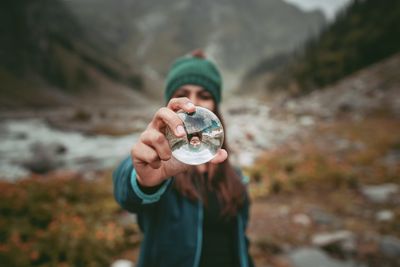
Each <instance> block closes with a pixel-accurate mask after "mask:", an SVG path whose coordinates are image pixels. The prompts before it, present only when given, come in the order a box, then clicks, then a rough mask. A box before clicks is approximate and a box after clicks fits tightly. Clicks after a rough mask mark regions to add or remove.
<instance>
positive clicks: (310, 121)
mask: <svg viewBox="0 0 400 267" xmlns="http://www.w3.org/2000/svg"><path fill="white" fill-rule="evenodd" d="M299 122H300V124H301V125H302V126H311V125H314V123H315V121H314V118H313V117H311V116H301V117H300V120H299Z"/></svg>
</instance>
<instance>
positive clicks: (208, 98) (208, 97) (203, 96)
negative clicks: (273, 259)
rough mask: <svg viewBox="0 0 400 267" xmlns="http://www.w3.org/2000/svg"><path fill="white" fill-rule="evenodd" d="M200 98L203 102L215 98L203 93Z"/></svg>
mask: <svg viewBox="0 0 400 267" xmlns="http://www.w3.org/2000/svg"><path fill="white" fill-rule="evenodd" d="M199 98H200V99H203V100H210V99H212V98H213V97H212V95H211V94H210V93H209V92H207V91H203V92H200V94H199Z"/></svg>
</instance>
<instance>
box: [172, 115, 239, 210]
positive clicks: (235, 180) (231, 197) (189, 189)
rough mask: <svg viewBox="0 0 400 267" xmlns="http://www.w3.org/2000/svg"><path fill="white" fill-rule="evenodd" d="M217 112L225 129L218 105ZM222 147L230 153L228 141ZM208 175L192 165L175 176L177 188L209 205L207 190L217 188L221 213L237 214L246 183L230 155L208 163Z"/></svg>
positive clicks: (187, 195)
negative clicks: (222, 159)
mask: <svg viewBox="0 0 400 267" xmlns="http://www.w3.org/2000/svg"><path fill="white" fill-rule="evenodd" d="M215 114H216V115H217V116H218V118H219V119H220V120H221V123H222V125H223V127H224V130H225V137H226V127H225V123H224V121H223V118H222V116H221V115H220V112H219V109H218V107H217V108H216V110H215ZM222 148H224V149H225V150H227V152H228V155H229V147H228V145H227V142H226V138H225V142H224V144H223V145H222ZM207 174H208V175H207V176H206V177H205V176H204V175H202V174H201V173H200V172H199V171H198V170H197V169H196V167H194V166H193V167H191V168H190V169H189V170H188V171H187V172H185V173H182V174H179V175H176V176H175V183H174V185H175V188H176V189H177V190H178V192H180V193H181V194H182V195H183V196H186V197H188V198H189V199H191V200H193V201H198V200H200V201H202V202H203V204H204V205H205V206H207V204H208V201H207V190H215V191H216V194H217V197H218V201H219V203H220V204H221V207H222V210H221V215H223V216H233V215H235V214H237V212H238V210H239V209H240V208H241V207H242V205H243V202H244V191H245V188H244V185H243V184H242V182H241V179H242V178H241V177H240V174H239V173H238V171H236V170H235V169H234V167H233V166H232V165H231V163H230V162H229V157H228V159H226V160H225V161H224V162H222V163H220V164H211V163H208V164H207Z"/></svg>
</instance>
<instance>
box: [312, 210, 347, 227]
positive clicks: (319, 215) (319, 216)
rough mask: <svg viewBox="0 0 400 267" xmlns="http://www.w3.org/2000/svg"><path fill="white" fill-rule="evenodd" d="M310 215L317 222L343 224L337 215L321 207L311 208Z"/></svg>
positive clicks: (334, 224)
mask: <svg viewBox="0 0 400 267" xmlns="http://www.w3.org/2000/svg"><path fill="white" fill-rule="evenodd" d="M310 215H311V218H312V219H313V221H314V222H315V223H317V224H325V225H332V226H335V227H339V226H340V225H341V221H340V220H339V219H338V218H337V217H335V216H334V215H332V214H329V213H327V212H325V211H323V210H320V209H313V210H311V212H310Z"/></svg>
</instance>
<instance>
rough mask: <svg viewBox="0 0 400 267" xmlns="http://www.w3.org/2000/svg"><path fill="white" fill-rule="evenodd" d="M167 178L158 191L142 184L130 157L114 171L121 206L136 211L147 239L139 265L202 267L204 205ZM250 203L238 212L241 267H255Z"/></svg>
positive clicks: (142, 245)
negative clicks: (249, 230) (249, 228)
mask: <svg viewBox="0 0 400 267" xmlns="http://www.w3.org/2000/svg"><path fill="white" fill-rule="evenodd" d="M173 182H174V178H170V179H168V180H166V181H165V182H164V183H163V184H162V185H161V187H159V188H158V190H157V191H156V192H155V193H152V194H146V193H145V192H143V191H142V190H141V189H140V187H139V186H138V183H137V180H136V172H135V169H134V168H133V165H132V160H131V159H130V158H127V159H125V160H124V161H123V162H122V163H121V164H120V165H119V166H118V167H117V169H116V170H115V171H114V173H113V183H114V196H115V199H116V201H117V202H118V203H119V204H120V205H121V207H122V208H123V209H125V210H127V211H129V212H132V213H136V214H137V218H138V223H139V227H140V229H141V231H142V232H143V233H144V238H143V240H142V244H141V251H140V256H139V261H138V263H137V265H136V266H137V267H198V265H199V262H200V255H201V247H202V228H203V227H202V223H203V206H202V203H201V202H200V201H198V202H197V203H196V202H193V201H190V200H189V199H187V198H186V197H184V196H182V195H181V194H179V193H178V192H177V191H176V190H175V189H174V188H173V186H171V185H172V183H173ZM248 213H249V202H248V200H247V197H246V204H245V205H244V207H243V208H242V209H241V211H240V212H239V214H238V215H237V224H236V225H237V236H236V240H237V253H238V256H239V262H240V267H252V266H253V263H252V260H251V259H250V257H249V254H248V240H247V238H246V236H245V229H246V225H247V221H248Z"/></svg>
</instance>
